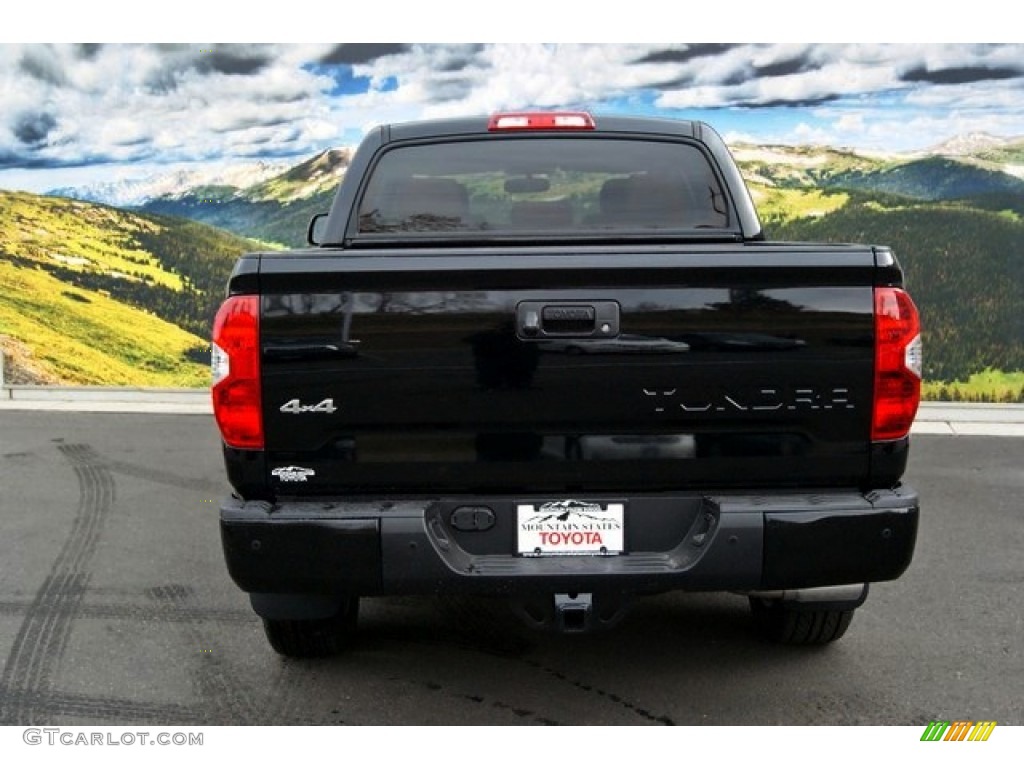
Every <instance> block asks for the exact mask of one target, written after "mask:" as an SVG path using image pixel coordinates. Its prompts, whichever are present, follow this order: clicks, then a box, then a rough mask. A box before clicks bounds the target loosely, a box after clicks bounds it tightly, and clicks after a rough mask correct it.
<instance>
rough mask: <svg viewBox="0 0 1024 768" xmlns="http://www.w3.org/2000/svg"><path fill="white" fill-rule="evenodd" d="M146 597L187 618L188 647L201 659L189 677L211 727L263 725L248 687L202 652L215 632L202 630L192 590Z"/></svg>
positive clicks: (167, 588)
mask: <svg viewBox="0 0 1024 768" xmlns="http://www.w3.org/2000/svg"><path fill="white" fill-rule="evenodd" d="M147 595H148V596H149V597H150V598H152V599H153V600H155V601H157V602H158V603H162V604H164V605H167V606H169V607H170V608H171V609H173V610H174V612H175V613H177V614H179V615H184V616H186V617H188V620H187V621H185V622H184V623H183V625H182V627H183V629H184V632H185V636H186V645H187V646H190V647H192V648H193V649H195V652H196V656H197V657H198V658H197V659H196V661H195V662H192V663H190V664H189V668H188V674H189V675H190V676H191V677H192V681H193V685H194V686H195V688H196V690H197V691H198V693H199V698H200V704H199V708H200V709H201V710H202V711H203V712H205V714H206V722H207V723H208V724H210V725H214V724H219V725H255V724H259V723H260V722H262V719H263V718H262V716H261V713H260V709H259V708H258V706H257V705H256V703H255V702H257V701H259V700H260V699H259V697H253V696H252V695H251V692H250V691H249V690H248V688H247V687H246V686H244V685H243V684H242V681H241V680H239V679H238V678H237V677H236V676H235V675H234V674H233V673H232V671H231V669H230V667H229V666H228V662H226V661H225V660H223V659H222V658H220V657H219V656H216V655H214V654H206V653H200V652H201V650H202V649H204V648H208V647H209V646H210V640H211V635H212V634H213V633H211V632H206V631H204V630H203V624H204V615H203V612H202V611H199V610H196V609H195V608H194V607H193V606H192V595H193V590H192V588H191V587H189V586H187V585H185V584H165V585H162V586H159V587H153V588H152V589H149V590H147Z"/></svg>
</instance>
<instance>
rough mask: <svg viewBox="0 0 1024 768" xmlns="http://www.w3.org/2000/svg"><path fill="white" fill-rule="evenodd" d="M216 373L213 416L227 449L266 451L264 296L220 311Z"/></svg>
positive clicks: (231, 302)
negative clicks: (262, 345) (262, 372)
mask: <svg viewBox="0 0 1024 768" xmlns="http://www.w3.org/2000/svg"><path fill="white" fill-rule="evenodd" d="M210 369H211V370H210V372H211V375H212V385H211V390H210V391H211V396H212V398H213V415H214V418H215V419H216V420H217V426H218V428H219V429H220V434H221V437H222V438H223V440H224V442H225V444H227V445H229V446H231V447H232V448H244V449H249V450H262V449H263V404H262V396H261V390H260V300H259V297H258V296H232V297H230V298H228V299H227V301H225V302H224V303H223V304H222V305H221V307H220V309H219V310H218V311H217V316H216V318H215V319H214V321H213V338H212V344H211V355H210Z"/></svg>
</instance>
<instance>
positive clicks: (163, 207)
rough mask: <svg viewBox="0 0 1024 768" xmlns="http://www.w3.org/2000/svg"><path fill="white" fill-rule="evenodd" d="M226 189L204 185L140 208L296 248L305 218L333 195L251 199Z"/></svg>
mask: <svg viewBox="0 0 1024 768" xmlns="http://www.w3.org/2000/svg"><path fill="white" fill-rule="evenodd" d="M228 190H230V192H229V193H226V190H219V191H218V190H216V189H213V190H211V189H210V188H207V187H204V188H200V189H199V190H197V191H194V192H191V193H189V194H187V195H184V196H182V197H178V198H158V199H156V200H151V201H149V202H148V203H146V205H145V206H143V211H145V212H150V213H156V214H162V215H166V216H177V217H184V218H188V219H192V220H194V221H198V222H202V223H203V224H208V225H209V226H211V227H217V228H219V229H224V230H227V231H228V232H232V233H234V234H236V235H238V236H240V237H251V238H254V239H256V240H259V241H261V242H264V243H271V244H275V245H278V246H282V247H286V248H296V247H300V246H304V245H305V244H306V229H307V227H308V226H309V220H310V219H311V218H312V217H313V215H314V214H317V213H326V212H327V211H328V210H330V208H331V201H332V200H333V199H334V191H333V190H328V191H321V192H318V193H316V194H314V195H313V196H312V197H308V198H302V199H298V200H291V201H289V202H280V201H278V200H266V199H265V200H254V199H250V198H248V197H239V196H237V194H236V191H235V190H234V188H228Z"/></svg>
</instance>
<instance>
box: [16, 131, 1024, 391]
mask: <svg viewBox="0 0 1024 768" xmlns="http://www.w3.org/2000/svg"><path fill="white" fill-rule="evenodd" d="M732 150H733V153H734V155H735V157H736V159H737V162H738V163H739V166H740V169H741V171H742V173H743V174H744V176H745V177H746V179H747V181H748V183H749V185H750V188H751V192H752V194H753V196H754V198H755V201H756V203H757V205H758V209H759V211H760V213H761V216H762V220H763V221H764V224H765V229H766V232H767V234H768V236H769V237H770V238H773V239H780V240H787V239H804V240H824V241H845V242H869V243H881V244H886V245H890V246H892V247H893V248H894V250H895V252H896V255H897V257H898V258H899V259H900V261H901V263H902V264H903V266H904V269H905V270H906V273H907V277H908V283H909V286H910V289H911V291H912V293H913V295H914V296H915V300H916V301H917V303H918V305H919V307H920V308H921V312H922V316H923V318H924V329H925V330H924V337H925V372H926V379H930V380H943V381H951V380H954V379H966V377H968V376H969V375H971V374H975V373H978V372H980V371H983V370H985V369H988V368H995V369H1000V370H1003V371H1024V138H1014V139H1005V138H999V137H993V136H988V135H985V134H972V135H967V136H960V137H955V138H954V139H951V140H950V141H947V142H945V143H943V144H942V145H940V146H937V147H934V148H932V149H931V150H929V151H925V152H917V153H913V154H902V155H893V154H888V155H882V154H871V153H865V152H857V151H853V150H849V149H842V148H834V147H825V146H782V145H779V146H757V145H753V144H743V143H737V144H734V145H733V146H732ZM351 156H352V155H351V150H349V149H332V150H327V151H324V152H321V153H319V154H317V155H315V156H313V157H310V158H308V159H306V160H304V161H302V162H300V163H298V164H296V165H293V166H290V167H285V168H282V167H280V166H277V165H269V164H266V165H263V166H253V165H251V164H250V165H248V166H246V167H244V168H239V169H235V170H236V171H237V172H234V173H232V172H229V171H227V170H223V169H222V170H220V171H218V172H217V173H208V174H199V175H197V176H181V175H180V174H176V175H173V177H172V178H163V179H162V178H158V177H151V178H149V179H147V180H145V183H143V182H142V181H140V182H139V183H138V184H137V185H136V186H134V187H131V191H129V186H130V185H129V186H125V185H121V186H120V187H119V188H117V189H115V188H113V187H93V188H89V189H84V190H83V189H62V190H55V192H57V191H59V192H60V193H61V195H62V196H61V197H52V196H37V195H28V194H25V193H0V343H3V344H4V348H5V351H7V353H8V356H9V357H10V356H11V355H13V354H15V352H16V353H17V354H18V355H19V356H20V358H22V359H26V360H27V359H32V360H35V361H36V362H37V363H39V362H40V361H43V362H45V363H46V365H43V366H42V367H41V368H40V370H41V371H42V373H40V374H39V376H37V377H36V379H38V380H41V381H43V380H45V381H77V382H89V383H120V382H123V381H127V380H128V379H130V378H131V376H132V370H134V371H135V372H136V378H137V379H138V380H137V381H135V383H147V382H153V381H160V382H163V383H167V382H179V383H189V382H199V381H202V380H203V379H204V376H205V372H202V365H201V363H202V362H203V361H204V360H205V359H206V356H205V351H204V350H205V344H206V342H205V341H204V339H205V338H206V335H207V333H208V330H207V329H208V328H209V320H210V317H211V316H212V313H213V311H214V307H215V306H216V304H217V303H218V302H219V300H220V295H221V291H222V290H223V284H224V280H225V279H226V277H227V274H228V272H229V271H230V268H231V264H232V263H233V260H234V257H235V256H237V254H238V253H240V252H242V251H243V250H247V249H253V248H261V247H262V248H265V247H281V246H295V245H301V244H303V243H304V241H305V233H306V226H307V223H308V220H309V217H310V216H311V215H312V214H313V213H318V212H321V211H326V210H328V208H329V207H330V203H331V199H332V197H333V195H334V189H335V187H336V186H337V184H338V182H339V180H340V179H341V178H342V177H343V176H344V173H345V170H346V169H347V168H348V165H349V162H350V161H351ZM129 194H134V195H136V197H135V198H133V200H134V204H133V207H131V208H130V209H128V210H126V209H124V208H123V207H122V208H118V207H111V206H109V205H107V204H105V203H97V202H84V201H82V200H80V199H79V200H74V199H69V197H78V198H84V197H92V198H96V197H101V198H102V197H103V196H105V195H106V196H108V199H109V200H111V201H124V200H126V199H128V198H127V197H125V196H126V195H129ZM214 227H216V228H214ZM224 230H227V232H225V231H224ZM228 232H230V233H233V234H228ZM254 241H258V242H254ZM26 296H29V297H30V298H26ZM30 299H31V301H34V302H36V303H35V305H32V306H29V304H30V303H31V301H30ZM114 305H116V306H117V307H118V308H119V309H118V312H120V311H122V310H123V311H125V312H129V313H130V314H129V315H125V318H127V317H130V318H131V320H124V323H125V328H126V329H127V330H125V328H122V330H120V331H117V332H116V333H115V332H114V331H113V330H110V329H109V328H107V326H108V325H110V324H111V323H112V322H113V321H112V320H109V321H108V319H109V318H114V317H115V315H117V313H115V312H114ZM117 316H118V317H120V315H117ZM26 317H28V318H34V319H33V320H32V322H37V323H42V324H43V325H44V326H45V327H46V328H49V329H50V330H49V331H48V332H49V333H51V334H52V337H47V340H46V342H45V343H43V342H42V341H40V337H39V335H38V334H37V333H36V331H35V330H34V328H33V325H32V322H29V321H26V320H25V318H26ZM59 317H66V318H77V319H74V320H68V322H67V323H65V324H63V325H62V324H61V322H59V321H58V320H57V319H55V318H59ZM19 318H21V319H20V320H19ZM157 321H159V322H162V323H167V324H168V325H167V326H160V327H161V328H164V329H165V330H166V332H167V334H168V335H167V339H175V341H173V343H170V342H168V343H164V344H157V345H155V346H153V347H151V348H150V352H146V353H143V352H142V351H136V352H132V353H131V354H128V356H127V358H124V359H122V360H121V361H120V362H119V363H117V365H114V363H112V362H109V361H108V362H94V363H92V364H90V366H89V367H90V371H89V372H85V373H84V372H82V371H81V370H79V368H80V367H81V366H78V367H76V366H77V365H78V362H79V361H80V360H83V359H85V358H84V357H83V355H84V353H83V352H82V351H81V348H80V347H75V348H74V350H72V349H71V348H67V349H65V351H63V352H61V351H60V350H59V349H58V346H59V345H58V343H57V341H56V340H55V337H56V335H58V334H60V333H64V334H65V335H66V336H67V337H68V338H73V339H76V340H77V341H76V343H79V344H83V345H92V348H94V349H101V351H103V350H109V349H110V348H112V347H119V346H120V345H122V344H126V343H127V342H125V341H123V339H124V338H125V337H124V336H123V335H122V336H118V335H117V334H124V333H128V335H129V336H130V335H131V328H132V327H138V328H143V327H145V328H150V329H155V328H156V327H157V326H156V325H155V323H156V322H157ZM118 322H121V321H118ZM12 329H13V330H12ZM179 332H180V333H185V334H187V335H186V336H181V337H179V336H177V335H175V334H177V333H179ZM153 333H156V332H155V331H153ZM112 334H113V335H112ZM157 335H159V334H157ZM19 345H20V346H19ZM128 346H130V344H129V345H128ZM60 349H64V348H63V347H61V348H60ZM148 354H153V355H156V356H157V357H154V358H153V359H151V360H150V359H148V358H146V355H148ZM167 354H169V355H170V357H171V358H172V359H166V355H167ZM62 355H63V357H62ZM133 355H134V357H133ZM160 355H164V357H160ZM58 358H60V359H58ZM157 359H160V360H164V362H160V363H157V362H154V361H155V360H157ZM133 360H135V361H136V362H134V363H133V362H131V361H133ZM147 360H148V362H147ZM126 361H127V362H126ZM40 364H41V363H40ZM104 366H106V368H105V367H104ZM118 366H120V367H118ZM157 369H159V371H158V370H157ZM161 377H162V378H161ZM1020 397H1021V398H1024V393H1021V395H1020Z"/></svg>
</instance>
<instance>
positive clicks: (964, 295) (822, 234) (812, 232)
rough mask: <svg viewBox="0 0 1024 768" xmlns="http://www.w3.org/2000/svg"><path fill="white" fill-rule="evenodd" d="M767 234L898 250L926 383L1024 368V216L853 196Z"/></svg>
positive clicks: (770, 225) (775, 223)
mask: <svg viewBox="0 0 1024 768" xmlns="http://www.w3.org/2000/svg"><path fill="white" fill-rule="evenodd" d="M815 194H816V193H815ZM766 230H767V234H768V236H769V237H770V238H772V239H779V240H824V241H831V242H866V243H873V244H881V245H889V246H891V247H892V248H893V251H894V252H895V254H896V256H897V258H898V259H899V261H900V263H901V264H902V265H903V268H904V270H905V272H906V276H907V282H908V285H909V287H910V289H911V291H912V293H913V295H914V299H915V301H916V303H917V305H918V307H919V308H920V310H921V315H922V323H923V325H924V331H923V338H924V342H925V377H926V379H931V380H942V381H952V380H966V379H967V378H968V377H969V376H970V375H971V374H975V373H979V372H981V371H984V370H986V369H991V368H994V369H1001V370H1004V371H1020V370H1024V222H1022V220H1021V218H1020V216H1019V215H1017V214H1016V213H1013V212H1011V211H1002V212H996V211H988V210H981V209H978V208H974V207H971V206H970V205H967V204H965V203H930V202H913V201H907V200H906V199H904V198H885V197H883V196H879V195H871V196H867V195H865V194H863V193H850V198H849V201H848V202H847V203H846V204H845V205H843V206H841V207H839V208H836V209H835V210H832V211H830V212H828V213H826V214H824V215H820V216H815V217H808V218H796V219H784V218H777V219H775V220H768V222H767V226H766Z"/></svg>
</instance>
